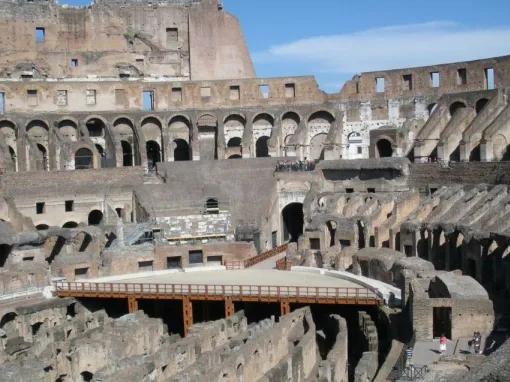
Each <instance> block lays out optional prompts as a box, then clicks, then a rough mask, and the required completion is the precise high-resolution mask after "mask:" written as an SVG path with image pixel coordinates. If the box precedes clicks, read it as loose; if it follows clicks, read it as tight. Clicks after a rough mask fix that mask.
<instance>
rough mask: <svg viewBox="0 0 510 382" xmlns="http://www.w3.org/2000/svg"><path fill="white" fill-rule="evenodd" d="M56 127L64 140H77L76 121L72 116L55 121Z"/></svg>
mask: <svg viewBox="0 0 510 382" xmlns="http://www.w3.org/2000/svg"><path fill="white" fill-rule="evenodd" d="M56 125H57V128H58V131H59V132H60V135H61V136H62V138H64V140H66V141H69V142H76V141H77V140H78V122H77V121H76V120H74V119H72V118H65V119H61V120H60V121H58V122H57V124H56Z"/></svg>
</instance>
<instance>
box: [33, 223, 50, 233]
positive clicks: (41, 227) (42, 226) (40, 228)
mask: <svg viewBox="0 0 510 382" xmlns="http://www.w3.org/2000/svg"><path fill="white" fill-rule="evenodd" d="M49 228H50V226H49V225H48V224H44V223H41V224H38V225H36V226H35V229H36V230H38V231H46V230H48V229H49Z"/></svg>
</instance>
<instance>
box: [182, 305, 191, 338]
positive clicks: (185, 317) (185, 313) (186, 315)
mask: <svg viewBox="0 0 510 382" xmlns="http://www.w3.org/2000/svg"><path fill="white" fill-rule="evenodd" d="M182 322H183V323H184V336H185V337H186V336H187V335H188V332H189V330H190V328H191V327H192V326H193V303H192V302H191V300H190V299H189V297H184V298H183V299H182Z"/></svg>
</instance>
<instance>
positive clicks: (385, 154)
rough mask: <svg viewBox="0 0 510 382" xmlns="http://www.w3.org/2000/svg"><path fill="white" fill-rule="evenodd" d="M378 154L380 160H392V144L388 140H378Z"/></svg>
mask: <svg viewBox="0 0 510 382" xmlns="http://www.w3.org/2000/svg"><path fill="white" fill-rule="evenodd" d="M377 152H378V153H379V158H390V157H391V156H392V155H393V147H391V142H390V141H388V140H387V139H380V140H378V141H377Z"/></svg>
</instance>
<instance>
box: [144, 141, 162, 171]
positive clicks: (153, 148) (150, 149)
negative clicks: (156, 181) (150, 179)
mask: <svg viewBox="0 0 510 382" xmlns="http://www.w3.org/2000/svg"><path fill="white" fill-rule="evenodd" d="M145 146H146V150H147V164H148V166H149V169H151V170H152V169H154V168H156V163H159V162H161V147H160V146H159V143H158V142H156V141H147V143H146V145H145Z"/></svg>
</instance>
